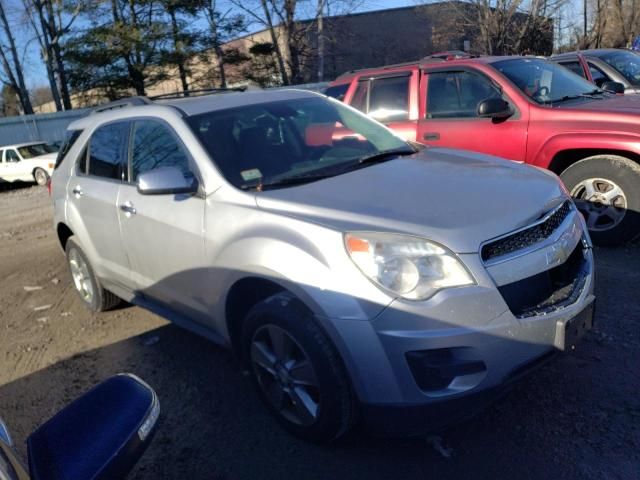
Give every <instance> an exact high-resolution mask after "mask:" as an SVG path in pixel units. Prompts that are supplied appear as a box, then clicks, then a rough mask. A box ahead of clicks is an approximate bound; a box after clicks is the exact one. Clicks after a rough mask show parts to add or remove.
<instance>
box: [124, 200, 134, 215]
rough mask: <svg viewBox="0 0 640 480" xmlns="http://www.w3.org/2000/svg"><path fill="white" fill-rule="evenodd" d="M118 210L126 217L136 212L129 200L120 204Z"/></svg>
mask: <svg viewBox="0 0 640 480" xmlns="http://www.w3.org/2000/svg"><path fill="white" fill-rule="evenodd" d="M120 210H122V211H123V212H124V213H125V215H126V216H127V217H130V216H131V215H135V214H136V209H135V207H134V206H133V203H131V202H126V203H123V204H122V205H120Z"/></svg>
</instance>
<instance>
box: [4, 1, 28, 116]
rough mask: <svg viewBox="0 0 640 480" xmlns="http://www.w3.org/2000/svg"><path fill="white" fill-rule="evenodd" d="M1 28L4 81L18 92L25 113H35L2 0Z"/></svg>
mask: <svg viewBox="0 0 640 480" xmlns="http://www.w3.org/2000/svg"><path fill="white" fill-rule="evenodd" d="M0 28H1V30H2V32H3V34H4V35H3V38H2V44H0V62H1V63H2V68H3V70H4V74H5V78H4V79H3V83H5V85H8V86H9V87H11V89H13V91H15V92H16V93H17V95H18V98H19V99H20V105H21V106H22V111H23V113H25V114H31V113H33V108H32V106H31V100H30V98H29V91H28V90H27V86H26V84H25V81H24V72H23V69H22V62H21V61H20V57H19V56H18V48H17V46H16V40H15V38H14V36H13V31H12V29H11V24H10V23H9V19H8V18H7V12H6V9H5V4H4V2H3V1H2V0H0Z"/></svg>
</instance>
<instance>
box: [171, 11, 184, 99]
mask: <svg viewBox="0 0 640 480" xmlns="http://www.w3.org/2000/svg"><path fill="white" fill-rule="evenodd" d="M169 17H170V18H171V34H172V36H173V49H174V50H175V52H176V54H177V55H178V72H179V73H180V82H181V83H182V91H183V92H184V94H185V96H186V97H188V96H189V83H188V81H187V69H186V68H185V65H184V55H183V53H182V49H181V47H180V29H179V28H178V19H177V18H176V11H175V9H173V8H169Z"/></svg>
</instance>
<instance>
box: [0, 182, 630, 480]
mask: <svg viewBox="0 0 640 480" xmlns="http://www.w3.org/2000/svg"><path fill="white" fill-rule="evenodd" d="M0 205H1V206H2V207H1V208H2V215H1V219H2V220H1V221H0V361H1V362H2V363H1V365H2V368H1V369H0V415H2V416H3V417H4V419H5V420H6V421H7V423H8V424H9V425H10V427H11V429H12V431H13V435H14V439H15V440H16V442H17V443H18V448H19V452H20V454H22V455H23V456H24V455H25V448H24V440H25V438H26V436H27V435H28V432H30V431H32V430H33V429H34V428H35V427H37V426H38V425H39V424H40V423H41V422H42V421H43V420H44V419H46V418H48V417H49V416H51V415H52V414H54V413H55V412H56V411H57V410H58V409H59V408H61V407H62V406H63V405H65V404H66V403H68V402H69V401H71V400H72V399H73V398H74V397H76V396H77V395H79V394H81V393H82V392H83V391H86V390H87V389H88V388H89V387H91V386H92V385H93V384H95V383H97V382H99V381H100V380H102V379H104V378H106V377H108V376H109V375H112V374H114V373H117V372H120V371H129V372H133V373H136V374H138V375H139V376H141V377H142V378H144V379H145V380H146V381H147V382H149V383H150V384H151V385H153V387H154V388H155V389H156V391H157V392H158V395H159V396H160V400H161V404H162V409H163V413H162V417H161V422H162V423H161V425H160V429H159V431H158V434H157V436H156V438H155V439H154V441H153V443H152V445H151V447H150V448H149V450H148V451H147V453H146V455H145V456H144V457H143V459H142V460H141V462H140V463H139V465H138V467H137V469H136V470H135V471H134V473H133V474H132V478H137V479H158V478H175V479H183V478H189V479H191V478H193V479H196V478H197V479H200V478H202V479H205V478H206V479H236V478H238V479H240V478H243V479H244V478H285V477H286V478H305V479H315V478H335V479H337V478H347V479H351V478H352V479H363V478H367V479H376V478H403V479H407V480H409V479H417V478H435V479H439V480H446V479H460V478H478V479H482V478H487V479H489V478H490V479H495V478H517V479H518V480H523V479H547V478H554V479H598V480H601V479H640V395H639V393H640V389H639V387H640V355H639V354H640V327H639V326H640V302H639V299H638V297H639V294H640V290H639V285H640V255H639V253H640V248H639V247H637V246H636V247H628V248H621V249H597V250H596V262H597V276H598V281H597V296H598V309H597V316H596V328H595V330H594V331H593V332H591V333H589V334H588V336H587V337H586V338H585V341H584V342H583V343H582V344H581V348H580V349H579V351H578V352H577V353H575V354H572V355H566V356H560V357H558V358H556V359H555V360H553V361H552V362H551V363H549V364H547V365H546V366H544V367H542V368H541V369H540V370H538V371H536V372H535V373H533V374H532V375H531V376H529V377H527V378H526V379H524V380H523V381H522V382H520V383H519V384H518V385H517V386H516V388H515V389H514V390H513V391H512V392H511V393H510V394H509V395H507V396H506V397H504V398H503V399H501V400H500V401H498V402H497V403H496V404H494V405H493V406H492V407H490V408H489V409H488V410H486V411H484V412H483V413H482V414H480V415H478V416H477V417H475V418H474V419H472V420H470V421H468V422H466V423H464V424H462V425H460V426H458V427H455V428H453V429H451V430H449V431H447V432H445V433H444V434H443V435H442V439H441V444H442V448H440V449H438V448H436V447H434V446H433V444H434V443H436V444H437V443H438V442H437V441H435V442H434V441H433V439H432V440H431V441H428V440H427V439H410V440H389V439H380V438H372V437H370V436H369V435H367V434H366V433H364V432H362V431H360V430H358V429H356V430H355V431H354V432H352V433H351V434H349V435H348V436H347V437H346V438H344V439H342V440H340V441H339V442H337V443H335V444H334V445H331V446H328V447H327V446H325V447H321V446H316V445H310V444H307V443H304V442H301V441H299V440H296V439H295V438H292V437H291V436H289V435H288V434H286V433H285V432H283V431H282V430H281V429H280V428H279V427H278V426H277V425H276V423H275V422H274V421H273V420H272V419H271V418H270V417H269V416H268V415H267V414H266V411H265V410H264V409H263V407H262V406H261V405H260V403H259V401H258V399H257V397H256V395H254V392H253V389H252V387H251V385H250V383H249V379H248V378H247V377H246V376H245V375H243V372H242V370H241V369H240V368H239V366H238V364H237V362H236V361H235V360H234V358H233V356H232V355H231V354H230V353H229V352H227V351H226V350H223V349H221V348H219V347H216V346H215V345H212V344H211V343H209V342H207V341H206V340H203V339H201V338H199V337H197V336H195V335H193V334H191V333H188V332H186V331H184V330H181V329H179V328H177V327H175V326H172V325H170V324H168V323H167V322H165V321H164V320H162V319H160V318H159V317H156V316H154V315H152V314H151V313H148V312H146V311H144V310H141V309H139V308H137V307H126V308H121V309H119V310H116V311H113V312H109V313H105V314H97V315H92V314H90V313H89V312H87V311H86V310H85V309H84V308H83V307H82V305H81V303H80V301H79V300H78V299H77V298H76V296H75V292H74V291H73V289H72V287H71V283H70V277H69V275H68V273H67V270H66V265H65V262H64V257H63V254H62V252H61V250H60V248H59V246H58V244H57V240H56V237H55V233H54V231H53V229H52V225H51V215H52V208H51V206H50V204H49V199H48V196H47V193H46V190H45V189H41V188H37V187H32V188H18V189H9V190H8V191H7V190H6V189H5V191H2V192H0ZM25 287H36V288H27V289H25ZM39 287H41V288H39Z"/></svg>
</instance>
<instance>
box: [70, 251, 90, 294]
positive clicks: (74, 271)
mask: <svg viewBox="0 0 640 480" xmlns="http://www.w3.org/2000/svg"><path fill="white" fill-rule="evenodd" d="M69 268H70V270H71V277H72V278H73V284H74V285H75V287H76V290H77V291H78V293H79V294H80V297H82V299H83V300H84V301H85V302H87V303H91V301H92V300H93V284H92V283H91V276H90V274H89V267H88V266H87V263H86V262H85V261H84V260H83V259H82V257H81V256H80V254H79V253H78V251H77V250H76V249H75V248H74V249H71V250H70V251H69Z"/></svg>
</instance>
